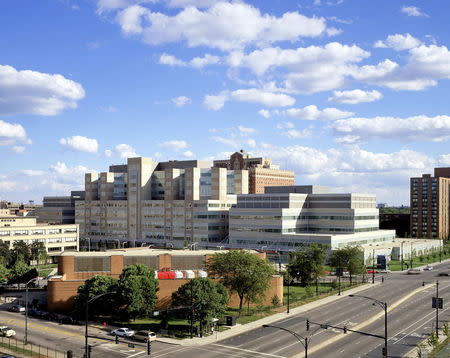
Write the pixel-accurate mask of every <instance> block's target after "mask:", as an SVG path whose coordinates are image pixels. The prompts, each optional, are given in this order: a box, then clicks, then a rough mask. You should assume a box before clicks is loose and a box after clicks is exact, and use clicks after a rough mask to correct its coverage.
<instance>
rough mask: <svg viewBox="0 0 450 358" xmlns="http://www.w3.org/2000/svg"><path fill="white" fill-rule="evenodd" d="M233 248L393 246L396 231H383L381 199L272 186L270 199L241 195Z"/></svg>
mask: <svg viewBox="0 0 450 358" xmlns="http://www.w3.org/2000/svg"><path fill="white" fill-rule="evenodd" d="M229 218H230V222H229V232H230V233H229V245H230V246H231V247H235V248H253V249H262V248H264V249H266V250H270V251H292V250H295V249H296V248H297V247H299V246H303V245H308V244H310V243H322V244H327V245H329V246H330V248H331V249H338V248H342V247H344V246H347V245H365V244H375V243H380V242H392V241H393V240H394V238H395V231H394V230H379V225H378V223H379V220H378V219H379V216H378V209H377V208H376V197H375V195H371V194H333V193H329V190H327V189H326V188H325V187H318V188H317V187H314V186H291V187H289V186H286V187H268V188H266V193H265V194H250V195H238V196H237V203H236V206H235V207H232V208H231V209H230V215H229Z"/></svg>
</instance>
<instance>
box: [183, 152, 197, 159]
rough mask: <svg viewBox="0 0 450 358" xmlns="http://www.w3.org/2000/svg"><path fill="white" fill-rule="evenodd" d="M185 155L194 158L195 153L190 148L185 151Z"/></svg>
mask: <svg viewBox="0 0 450 358" xmlns="http://www.w3.org/2000/svg"><path fill="white" fill-rule="evenodd" d="M183 156H184V157H186V158H192V157H194V156H195V154H194V153H192V152H191V151H190V150H187V151H185V152H183Z"/></svg>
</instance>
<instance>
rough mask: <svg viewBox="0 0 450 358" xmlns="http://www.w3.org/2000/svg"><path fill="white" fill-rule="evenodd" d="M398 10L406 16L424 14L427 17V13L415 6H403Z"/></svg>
mask: <svg viewBox="0 0 450 358" xmlns="http://www.w3.org/2000/svg"><path fill="white" fill-rule="evenodd" d="M400 11H401V12H402V13H404V14H406V15H408V16H424V17H428V15H427V14H425V13H424V12H422V11H421V10H420V9H419V8H418V7H417V6H403V7H402V8H401V9H400Z"/></svg>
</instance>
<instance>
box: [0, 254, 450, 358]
mask: <svg viewBox="0 0 450 358" xmlns="http://www.w3.org/2000/svg"><path fill="white" fill-rule="evenodd" d="M443 270H449V271H450V264H449V263H447V264H443V265H442V266H441V267H439V265H436V267H435V270H434V271H430V272H422V273H421V274H420V275H406V274H404V273H390V274H385V275H384V277H385V282H384V283H383V284H380V285H376V286H374V287H371V288H368V289H366V290H364V291H362V292H359V293H358V294H359V295H365V296H370V297H373V298H376V299H378V300H380V301H383V302H387V303H388V306H391V305H392V304H394V303H395V302H397V301H399V300H400V299H401V298H402V297H405V296H406V295H407V294H409V293H410V292H412V291H414V290H415V289H418V288H421V286H422V281H428V282H435V281H436V279H439V282H440V297H443V298H444V309H443V310H440V312H439V313H440V325H442V324H443V322H445V321H448V320H450V316H449V314H450V306H449V307H448V309H447V308H446V307H447V303H448V302H449V300H450V277H437V273H438V272H439V271H443ZM378 279H379V278H378ZM434 295H435V286H433V287H432V288H427V289H426V290H422V291H421V292H418V293H416V294H415V295H414V296H412V297H410V298H409V299H407V300H405V301H404V302H403V303H402V304H400V305H399V306H398V307H396V308H394V309H392V310H391V311H390V312H389V313H388V328H389V331H388V336H389V346H388V352H389V357H401V356H402V355H403V354H404V353H406V352H407V351H409V350H410V349H411V348H413V347H414V346H415V345H416V344H417V343H418V342H419V341H420V340H422V337H424V335H425V334H429V333H430V332H431V331H432V329H433V327H434V321H435V310H434V309H432V308H431V297H432V296H434ZM381 312H382V309H381V308H380V307H378V306H372V304H371V302H370V301H369V300H366V299H361V298H356V297H353V298H351V297H343V298H342V299H339V300H337V301H335V302H332V303H329V304H326V305H323V306H321V307H317V308H314V309H312V310H310V311H308V312H307V313H303V314H299V315H289V316H287V317H286V319H283V320H281V321H278V322H276V323H273V324H274V325H278V326H280V327H284V328H286V329H289V330H292V331H294V332H297V333H298V334H300V335H302V336H308V337H310V346H309V354H308V356H309V357H312V358H319V357H320V358H331V357H332V358H341V357H342V358H349V357H365V358H369V357H370V358H372V357H373V358H375V357H377V358H378V357H380V356H381V348H382V346H383V344H384V342H383V340H381V339H378V338H374V337H367V336H363V335H359V334H357V333H347V334H346V335H345V334H343V333H342V331H340V330H335V329H327V330H323V329H320V327H319V326H317V325H311V329H310V331H308V332H307V331H306V324H305V323H306V319H307V318H308V319H309V320H310V321H312V322H318V323H327V324H331V325H334V326H338V327H343V326H344V325H345V326H347V327H349V328H352V327H355V326H356V325H357V324H360V323H361V322H367V321H368V320H369V319H370V318H371V317H374V316H376V315H378V316H380V317H379V318H378V319H376V320H375V321H373V322H372V323H370V324H367V325H366V326H364V327H362V328H360V330H362V331H364V332H370V333H373V334H377V335H384V316H383V315H382V314H381ZM0 322H2V324H7V325H9V326H11V327H12V328H13V329H15V330H16V332H17V338H18V339H22V338H23V333H24V317H23V314H22V315H21V314H18V313H11V312H7V311H1V310H0ZM89 334H90V335H93V336H97V337H101V338H104V339H109V340H103V339H95V338H90V339H89V343H90V344H92V345H93V351H92V357H99V358H100V357H101V358H115V357H117V358H125V357H147V354H146V348H145V346H144V345H143V344H142V345H141V346H138V345H136V346H135V347H134V348H130V347H128V346H127V343H128V342H123V343H121V344H119V345H116V344H114V341H113V337H112V336H109V335H107V334H106V333H105V332H104V331H102V330H99V329H95V328H90V329H89ZM330 339H333V340H335V341H333V342H332V343H330V344H328V345H327V344H324V342H327V341H329V340H330ZM28 340H29V341H31V342H33V343H36V344H41V345H47V346H50V347H54V348H56V349H57V350H60V351H67V350H68V349H71V350H73V351H74V356H75V357H82V355H83V349H84V326H68V325H60V324H57V323H54V322H47V321H42V320H38V319H34V318H30V319H29V324H28ZM130 342H131V341H130ZM319 345H323V347H322V348H321V349H320V350H317V348H318V346H319ZM303 353H304V349H303V347H302V345H301V344H300V343H299V342H298V340H297V339H296V338H295V337H293V336H292V335H290V334H289V333H287V332H284V331H281V330H278V329H274V328H262V327H261V328H257V329H253V330H251V331H248V332H246V333H244V334H241V335H239V336H235V337H232V338H229V339H226V340H222V341H218V342H216V343H214V344H209V345H204V346H183V345H170V344H166V343H162V342H153V344H152V358H159V357H167V358H169V357H170V358H172V357H174V358H177V357H183V358H200V357H204V358H218V357H241V358H253V357H275V358H277V357H279V358H285V357H293V356H302V355H303Z"/></svg>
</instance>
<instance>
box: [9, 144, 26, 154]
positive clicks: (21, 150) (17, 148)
mask: <svg viewBox="0 0 450 358" xmlns="http://www.w3.org/2000/svg"><path fill="white" fill-rule="evenodd" d="M11 150H12V151H13V152H14V153H16V154H24V153H25V150H26V148H25V147H24V146H22V145H14V146H12V147H11Z"/></svg>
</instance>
